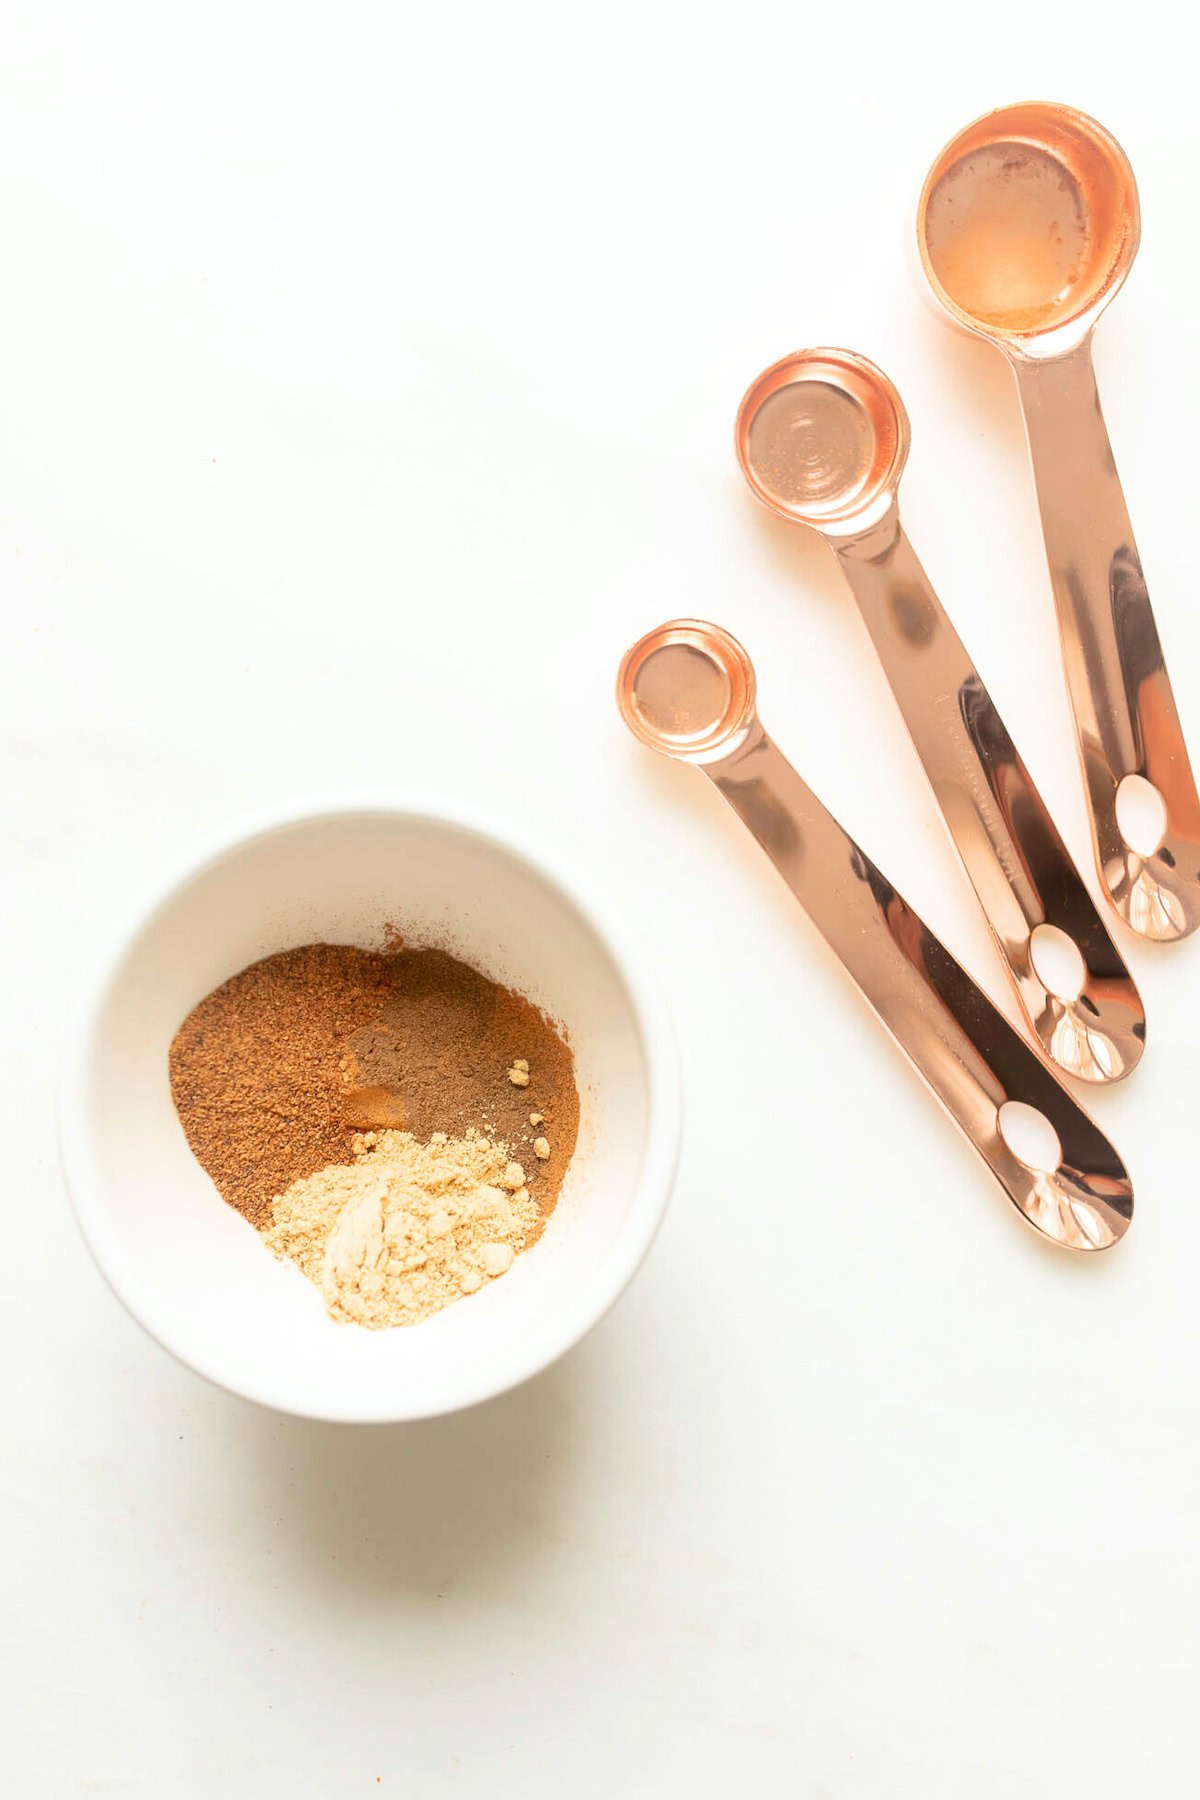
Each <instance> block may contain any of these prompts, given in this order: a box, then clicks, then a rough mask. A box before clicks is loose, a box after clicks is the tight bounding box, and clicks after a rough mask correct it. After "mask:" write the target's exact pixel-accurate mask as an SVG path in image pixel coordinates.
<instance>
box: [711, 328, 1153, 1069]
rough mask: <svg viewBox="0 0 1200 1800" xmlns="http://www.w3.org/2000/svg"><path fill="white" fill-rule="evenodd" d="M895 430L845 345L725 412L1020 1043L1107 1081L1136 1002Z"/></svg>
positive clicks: (888, 397)
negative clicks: (1017, 736) (794, 537)
mask: <svg viewBox="0 0 1200 1800" xmlns="http://www.w3.org/2000/svg"><path fill="white" fill-rule="evenodd" d="M908 443H909V430H908V418H907V415H906V413H905V411H904V407H903V405H902V404H901V401H900V396H899V394H897V392H896V390H895V388H894V387H893V386H892V384H891V382H890V381H889V380H888V379H887V377H886V375H884V374H883V372H882V371H881V370H879V369H877V368H876V367H875V365H874V363H871V362H868V361H867V359H866V357H864V356H856V355H855V354H853V352H851V351H849V350H801V351H799V352H797V354H796V355H794V356H787V357H784V359H783V360H782V362H777V363H775V364H774V365H773V366H772V367H771V368H769V369H767V370H766V371H765V373H764V374H762V375H760V376H759V377H758V380H757V381H755V382H754V383H753V385H752V386H751V387H750V389H749V391H748V393H747V394H746V397H745V399H744V400H743V401H742V404H741V408H740V409H739V412H738V417H737V429H736V444H737V454H738V460H739V462H740V463H741V466H742V472H743V474H744V475H745V477H746V480H747V481H748V482H749V484H750V487H751V489H752V490H753V492H754V493H755V494H756V495H757V497H758V498H759V499H760V500H761V501H762V502H763V503H764V505H766V506H768V507H770V509H771V511H772V512H776V513H778V514H779V515H780V516H781V517H782V518H785V519H789V520H792V521H793V522H795V523H799V524H803V525H808V526H811V527H812V528H813V529H814V530H815V531H818V532H820V534H821V536H822V537H823V538H824V539H825V541H826V543H828V544H829V546H830V548H831V549H832V550H833V551H834V552H835V554H836V556H837V559H838V562H839V563H840V565H841V569H842V573H843V574H844V575H845V577H846V579H847V581H848V582H849V584H850V587H851V589H852V591H853V593H854V596H855V599H856V600H857V601H858V605H859V610H860V612H861V613H862V616H863V619H864V621H865V623H866V626H867V629H868V631H869V632H870V634H871V637H872V639H873V641H874V644H875V648H876V650H877V651H878V653H879V659H880V661H881V662H882V664H883V668H884V673H885V674H886V675H887V678H888V680H889V682H890V683H891V687H892V692H893V693H894V694H895V696H896V700H897V703H898V704H899V707H900V711H901V713H902V714H903V716H904V722H905V724H906V725H907V726H908V730H909V735H910V736H911V738H912V740H913V743H914V745H915V746H916V750H917V754H918V756H919V757H920V759H921V762H922V764H923V765H924V768H925V773H926V774H927V776H928V777H929V780H930V783H931V784H932V787H933V791H934V794H935V795H936V797H937V801H938V804H939V806H940V807H941V810H942V814H943V817H944V818H945V821H946V825H947V828H948V829H949V832H950V836H951V838H952V839H953V841H954V844H955V847H956V849H957V850H958V853H959V856H960V857H961V858H962V861H963V866H964V867H965V869H966V871H967V874H968V876H969V877H970V879H971V881H972V883H973V884H974V887H975V891H976V893H977V894H978V896H979V900H980V904H981V905H982V907H983V910H984V913H985V915H986V917H987V921H988V924H989V925H990V926H991V929H992V932H993V935H994V936H995V939H996V942H997V944H998V945H999V948H1000V952H1001V954H1002V956H1003V957H1004V960H1005V962H1006V964H1007V966H1008V971H1009V974H1010V976H1011V977H1012V981H1013V984H1014V986H1015V987H1016V990H1017V995H1018V997H1019V999H1020V1001H1021V1005H1022V1006H1023V1008H1024V1010H1025V1014H1026V1016H1027V1018H1028V1019H1029V1022H1030V1024H1031V1025H1032V1027H1033V1030H1034V1034H1035V1036H1036V1037H1037V1040H1038V1042H1039V1043H1040V1044H1041V1046H1042V1048H1043V1049H1044V1050H1045V1052H1046V1054H1047V1055H1048V1056H1049V1057H1051V1058H1052V1059H1053V1061H1054V1062H1056V1063H1057V1064H1058V1065H1059V1067H1060V1068H1062V1069H1065V1070H1066V1071H1067V1072H1068V1073H1069V1074H1071V1075H1075V1076H1079V1077H1081V1078H1082V1079H1083V1080H1085V1081H1115V1080H1117V1079H1118V1078H1119V1077H1120V1076H1122V1075H1127V1074H1128V1073H1129V1071H1130V1070H1131V1069H1132V1068H1133V1067H1134V1065H1135V1064H1136V1062H1137V1060H1138V1058H1139V1057H1140V1056H1141V1054H1142V1048H1143V1044H1144V1042H1145V1033H1146V1016H1145V1013H1144V1011H1143V1008H1142V1002H1141V998H1140V996H1139V994H1138V991H1137V988H1136V987H1135V986H1134V983H1133V979H1132V977H1131V976H1130V973H1129V971H1128V969H1127V968H1126V967H1125V964H1124V962H1123V960H1122V958H1121V955H1120V952H1119V951H1118V950H1117V948H1116V945H1115V944H1114V943H1113V941H1112V939H1111V938H1110V937H1109V935H1108V932H1107V931H1106V930H1105V927H1104V922H1103V920H1102V919H1101V917H1100V914H1099V912H1098V911H1097V909H1096V907H1095V905H1094V904H1093V902H1092V898H1091V895H1090V894H1089V893H1088V891H1087V888H1086V887H1085V886H1084V883H1083V879H1082V877H1081V876H1080V874H1079V871H1078V870H1077V869H1076V867H1075V865H1074V863H1073V862H1072V861H1071V858H1070V856H1069V854H1068V852H1067V848H1066V845H1065V844H1064V843H1063V841H1062V839H1061V837H1060V836H1059V834H1058V830H1057V828H1056V826H1055V824H1054V821H1053V820H1052V819H1051V817H1050V814H1049V813H1048V811H1047V810H1046V806H1045V803H1044V801H1043V800H1042V797H1041V795H1040V794H1039V793H1038V790H1037V788H1036V787H1035V786H1034V784H1033V781H1032V779H1031V777H1030V774H1029V771H1028V770H1027V769H1026V767H1025V764H1024V763H1023V762H1022V760H1021V758H1020V756H1019V755H1018V753H1017V751H1016V749H1015V747H1014V745H1013V741H1012V739H1011V738H1010V736H1009V735H1008V731H1007V729H1006V728H1005V724H1004V721H1003V719H1001V717H1000V715H999V713H998V712H997V711H996V707H995V705H994V703H993V701H992V699H991V696H990V695H989V693H988V691H987V689H986V688H985V687H984V685H983V681H982V680H981V678H980V676H979V674H978V672H977V670H976V669H975V667H974V665H973V664H972V662H971V659H970V657H969V656H968V655H967V652H966V650H965V649H964V647H963V644H962V641H961V639H960V638H959V636H958V634H957V632H956V631H955V629H954V627H953V625H952V624H951V623H950V620H949V619H948V618H947V616H946V613H945V611H944V609H943V607H942V605H941V603H940V601H939V600H938V598H937V595H936V594H935V593H934V591H933V589H932V587H931V586H930V584H929V580H928V577H927V576H926V574H925V571H924V569H923V568H922V567H921V565H920V563H919V562H918V561H917V558H916V555H915V553H914V551H913V549H912V546H911V545H910V543H909V541H908V539H907V537H906V536H905V533H904V529H903V527H902V525H901V523H900V514H899V509H898V504H897V487H898V483H899V480H900V475H901V471H902V470H903V468H904V464H905V460H906V458H907V455H908Z"/></svg>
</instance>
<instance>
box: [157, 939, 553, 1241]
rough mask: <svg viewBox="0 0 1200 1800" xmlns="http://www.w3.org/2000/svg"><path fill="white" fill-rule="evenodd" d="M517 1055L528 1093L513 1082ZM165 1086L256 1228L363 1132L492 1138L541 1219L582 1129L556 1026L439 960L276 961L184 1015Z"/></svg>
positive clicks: (463, 968) (199, 1151)
mask: <svg viewBox="0 0 1200 1800" xmlns="http://www.w3.org/2000/svg"><path fill="white" fill-rule="evenodd" d="M518 1058H522V1059H525V1060H527V1061H528V1063H529V1072H530V1085H529V1087H528V1088H520V1089H519V1088H517V1087H514V1086H513V1085H512V1084H511V1083H510V1081H509V1080H508V1070H509V1068H510V1066H511V1065H512V1064H513V1063H514V1061H516V1060H517V1059H518ZM170 1077H171V1091H172V1094H173V1096H174V1099H175V1105H176V1109H177V1111H178V1113H179V1117H180V1120H181V1121H182V1124H183V1128H184V1131H185V1133H186V1135H187V1139H188V1142H189V1144H190V1145H191V1147H192V1150H193V1152H194V1154H195V1155H196V1157H197V1159H198V1161H199V1162H200V1163H201V1165H202V1166H203V1168H204V1169H205V1170H206V1171H207V1173H208V1174H209V1175H210V1176H211V1177H212V1179H213V1181H214V1182H215V1184H216V1186H217V1188H218V1189H219V1190H220V1192H221V1194H222V1195H223V1196H224V1198H225V1199H226V1200H227V1201H228V1202H229V1203H230V1205H231V1206H235V1207H236V1208H237V1210H238V1211H239V1212H241V1213H243V1214H244V1215H245V1216H246V1218H248V1219H249V1220H250V1222H251V1223H252V1224H254V1225H256V1226H259V1227H260V1228H264V1227H269V1226H270V1224H271V1205H270V1203H271V1201H272V1199H274V1197H275V1196H276V1195H277V1194H281V1193H282V1192H283V1191H284V1189H285V1188H287V1187H289V1186H290V1185H291V1183H292V1182H293V1181H296V1180H298V1179H299V1178H300V1177H302V1176H307V1175H312V1174H315V1173H316V1171H317V1170H319V1169H323V1168H325V1167H327V1166H328V1165H329V1164H330V1163H349V1162H350V1161H351V1160H352V1155H353V1139H354V1136H355V1134H356V1132H357V1131H359V1130H362V1129H364V1128H381V1127H395V1128H398V1129H403V1130H406V1131H409V1132H411V1133H412V1134H413V1135H414V1136H415V1137H417V1138H418V1139H421V1140H427V1139H428V1138H429V1137H431V1136H432V1134H433V1133H434V1132H435V1131H444V1132H446V1133H448V1134H449V1135H450V1136H451V1137H461V1136H463V1135H464V1134H465V1132H466V1131H467V1130H468V1129H469V1128H473V1129H475V1130H477V1131H482V1132H486V1133H487V1135H488V1136H489V1137H492V1138H494V1139H496V1140H497V1141H498V1142H501V1143H503V1144H505V1145H506V1146H507V1147H508V1150H509V1152H510V1154H511V1155H512V1156H513V1157H515V1158H516V1159H517V1160H518V1161H519V1162H521V1163H522V1164H523V1166H524V1167H525V1170H526V1175H527V1179H528V1182H529V1187H530V1192H531V1193H532V1195H533V1197H534V1199H535V1200H536V1201H537V1204H538V1207H539V1210H540V1211H541V1213H542V1215H543V1216H545V1215H546V1214H547V1213H549V1212H550V1211H551V1209H552V1208H553V1206H554V1202H555V1200H556V1199H557V1197H558V1191H559V1188H560V1186H561V1184H562V1179H563V1176H564V1175H565V1173H566V1170H567V1165H568V1163H569V1162H570V1159H571V1156H572V1153H573V1152H574V1149H575V1139H576V1135H577V1132H578V1128H579V1096H578V1093H577V1091H576V1088H575V1071H574V1061H573V1058H572V1056H571V1052H570V1049H569V1048H568V1046H567V1045H566V1043H565V1042H564V1041H563V1039H562V1037H561V1036H560V1035H559V1033H558V1031H557V1030H556V1029H555V1027H554V1026H553V1024H552V1023H551V1022H550V1020H548V1019H547V1018H546V1017H545V1015H544V1014H542V1013H541V1012H539V1011H538V1009H537V1008H536V1007H535V1006H533V1005H532V1003H531V1002H530V1001H528V1000H526V999H525V998H524V996H523V995H521V994H517V993H514V992H513V991H511V990H510V989H508V988H502V987H499V986H498V985H497V984H496V983H494V982H491V981H488V980H487V978H486V977H485V976H483V975H481V974H480V973H479V971H478V970H477V969H472V968H471V967H470V966H469V965H468V964H466V963H463V962H460V961H459V960H458V959H457V958H456V957H453V956H449V955H447V954H446V953H445V952H444V951H441V950H400V951H397V952H389V953H377V952H372V951H366V950H358V949H355V948H353V947H352V946H350V945H341V944H308V945H305V946H303V947H302V948H300V949H296V950H286V951H282V952H281V953H280V954H278V955H276V956H269V957H267V958H265V960H264V961H262V962H259V963H255V964H253V965H252V967H250V968H249V969H245V970H243V971H242V973H241V974H240V975H235V976H233V977H232V979H231V980H229V981H227V982H225V983H224V984H223V985H222V986H221V987H219V988H217V989H216V990H215V991H214V992H213V993H211V994H209V995H208V996H207V998H206V999H204V1000H202V1001H201V1002H200V1004H199V1005H198V1006H197V1007H195V1008H194V1010H193V1011H192V1012H191V1013H189V1015H188V1017H187V1018H186V1019H185V1020H184V1023H183V1024H182V1025H181V1026H180V1028H179V1031H178V1032H177V1034H176V1036H175V1039H174V1042H173V1043H172V1045H171V1051H170ZM531 1111H536V1112H539V1113H541V1114H542V1115H543V1122H542V1123H541V1124H539V1125H538V1126H537V1127H536V1128H534V1127H533V1126H531V1124H530V1122H529V1114H530V1112H531ZM535 1137H544V1138H545V1139H546V1140H547V1142H548V1143H549V1145H550V1156H549V1158H548V1159H546V1160H542V1159H541V1158H540V1157H539V1156H538V1155H536V1154H535V1153H534V1150H533V1140H534V1138H535Z"/></svg>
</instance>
